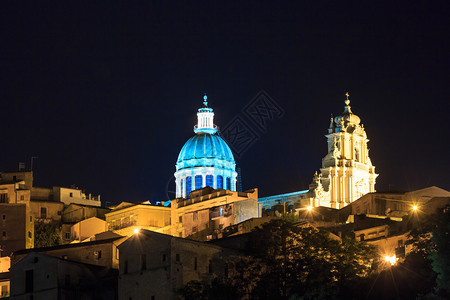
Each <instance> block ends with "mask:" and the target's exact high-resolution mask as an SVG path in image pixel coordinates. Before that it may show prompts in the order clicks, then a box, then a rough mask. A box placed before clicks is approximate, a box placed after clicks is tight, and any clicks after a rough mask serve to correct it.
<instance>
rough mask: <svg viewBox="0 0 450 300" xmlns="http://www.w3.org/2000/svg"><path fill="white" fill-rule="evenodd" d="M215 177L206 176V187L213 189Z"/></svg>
mask: <svg viewBox="0 0 450 300" xmlns="http://www.w3.org/2000/svg"><path fill="white" fill-rule="evenodd" d="M213 185H214V177H213V176H212V175H206V186H210V187H213Z"/></svg>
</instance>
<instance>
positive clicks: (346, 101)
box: [345, 92, 350, 105]
mask: <svg viewBox="0 0 450 300" xmlns="http://www.w3.org/2000/svg"><path fill="white" fill-rule="evenodd" d="M345 96H347V100H345V104H346V105H349V104H350V100H349V99H348V97H349V96H350V95H349V94H348V92H347V93H345Z"/></svg>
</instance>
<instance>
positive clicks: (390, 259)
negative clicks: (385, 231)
mask: <svg viewBox="0 0 450 300" xmlns="http://www.w3.org/2000/svg"><path fill="white" fill-rule="evenodd" d="M384 260H385V261H386V262H388V263H390V264H391V266H393V265H395V264H396V263H397V257H396V256H395V254H394V255H393V256H389V255H386V256H385V257H384Z"/></svg>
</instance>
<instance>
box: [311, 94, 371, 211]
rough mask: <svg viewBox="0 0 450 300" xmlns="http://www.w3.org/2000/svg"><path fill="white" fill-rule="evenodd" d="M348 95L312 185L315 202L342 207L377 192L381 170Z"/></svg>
mask: <svg viewBox="0 0 450 300" xmlns="http://www.w3.org/2000/svg"><path fill="white" fill-rule="evenodd" d="M346 95H347V100H346V101H345V108H344V112H343V113H342V114H341V115H339V116H337V117H336V118H333V117H331V122H330V127H329V129H328V134H327V135H326V137H327V141H328V154H327V155H326V156H325V157H324V158H323V159H322V168H321V169H320V174H317V173H316V174H315V175H314V179H313V182H312V183H311V185H310V186H309V192H308V197H309V198H310V200H311V204H312V205H313V206H327V207H332V208H342V207H344V206H346V205H348V204H349V203H351V202H353V201H355V200H356V199H358V198H360V197H362V196H364V195H365V194H367V193H371V192H375V181H376V178H377V176H378V174H376V173H375V167H374V166H373V165H372V162H371V160H370V157H369V149H368V148H367V143H368V142H369V139H368V138H367V134H366V131H365V129H364V126H363V125H362V124H360V122H361V120H360V118H359V117H358V116H357V115H355V114H353V113H352V111H351V108H350V100H349V99H348V96H349V95H348V93H347V94H346Z"/></svg>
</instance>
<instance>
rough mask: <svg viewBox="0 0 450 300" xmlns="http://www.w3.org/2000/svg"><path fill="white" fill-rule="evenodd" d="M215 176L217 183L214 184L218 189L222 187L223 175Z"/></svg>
mask: <svg viewBox="0 0 450 300" xmlns="http://www.w3.org/2000/svg"><path fill="white" fill-rule="evenodd" d="M216 178H217V185H216V187H217V188H218V189H223V176H222V175H219V176H217V177H216Z"/></svg>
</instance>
